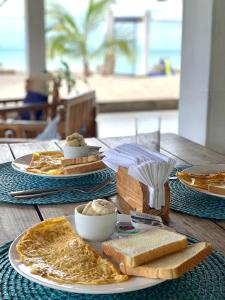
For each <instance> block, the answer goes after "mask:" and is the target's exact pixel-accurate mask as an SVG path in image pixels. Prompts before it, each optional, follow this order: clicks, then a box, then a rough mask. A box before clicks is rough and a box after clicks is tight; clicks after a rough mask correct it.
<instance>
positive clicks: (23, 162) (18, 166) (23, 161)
mask: <svg viewBox="0 0 225 300" xmlns="http://www.w3.org/2000/svg"><path fill="white" fill-rule="evenodd" d="M31 159H32V154H27V155H24V156H21V157H19V158H17V159H16V160H14V161H13V162H12V167H13V169H14V170H16V171H19V172H21V173H25V174H29V175H34V176H40V177H47V178H55V179H67V178H73V177H81V176H86V175H89V174H94V173H97V172H100V171H102V170H105V169H100V170H96V171H91V172H86V173H79V174H68V175H49V174H38V173H32V172H28V171H27V170H26V168H27V167H28V166H29V164H30V162H31Z"/></svg>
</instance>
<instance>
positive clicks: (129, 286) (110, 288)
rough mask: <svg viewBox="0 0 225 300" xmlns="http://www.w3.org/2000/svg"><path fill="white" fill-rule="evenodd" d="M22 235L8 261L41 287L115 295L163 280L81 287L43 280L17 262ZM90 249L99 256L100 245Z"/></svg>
mask: <svg viewBox="0 0 225 300" xmlns="http://www.w3.org/2000/svg"><path fill="white" fill-rule="evenodd" d="M66 218H67V219H68V220H69V221H70V223H71V224H72V226H73V228H74V229H75V225H74V216H73V215H72V216H68V217H66ZM118 220H119V221H125V222H127V221H129V220H130V217H129V216H128V215H118ZM22 235H23V234H21V235H20V236H18V237H17V238H16V239H15V240H14V241H13V243H12V244H11V246H10V249H9V261H10V263H11V265H12V267H13V268H14V269H15V270H16V271H17V272H18V273H19V274H21V275H22V276H24V277H26V278H27V279H29V280H31V281H33V282H36V283H39V284H41V285H43V286H46V287H49V288H53V289H57V290H61V291H67V292H73V293H84V294H114V293H115V294H117V293H124V292H131V291H136V290H141V289H144V288H147V287H151V286H154V285H157V284H160V283H161V282H163V281H164V280H161V279H149V278H144V277H136V276H131V277H130V278H129V279H128V281H125V282H120V283H111V284H103V285H88V284H87V285H86V284H85V285H82V284H63V283H58V282H54V281H52V280H49V279H46V278H43V277H41V276H38V275H35V274H32V273H31V271H30V267H28V266H25V265H24V264H21V263H20V262H19V255H18V253H17V251H16V244H17V242H18V241H19V239H20V238H21V236H22ZM90 244H91V245H92V247H94V248H95V249H96V250H97V251H98V252H99V253H100V254H102V252H101V243H100V242H98V243H90Z"/></svg>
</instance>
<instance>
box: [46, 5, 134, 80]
mask: <svg viewBox="0 0 225 300" xmlns="http://www.w3.org/2000/svg"><path fill="white" fill-rule="evenodd" d="M112 2H113V1H112V0H89V3H88V7H87V10H86V12H85V16H84V19H83V22H82V24H78V23H77V20H75V18H74V17H73V16H72V15H71V14H70V12H68V11H67V10H66V9H65V8H64V7H62V6H61V5H58V4H53V5H52V6H51V8H50V10H49V11H48V15H49V17H50V20H51V22H52V24H51V25H50V26H49V27H48V28H47V33H48V55H49V56H50V57H51V58H54V57H56V56H67V57H74V58H81V59H82V62H83V72H84V75H85V76H88V75H89V64H90V60H91V59H93V58H94V57H96V56H98V55H102V54H106V53H107V52H111V53H115V51H118V52H120V53H121V54H123V55H125V56H126V57H128V58H132V57H133V53H132V48H131V43H130V41H129V40H128V39H127V38H123V37H120V38H112V39H111V40H108V41H107V40H104V39H103V41H102V43H101V44H100V45H99V46H98V47H97V48H95V49H93V47H91V46H90V35H91V34H92V33H93V32H94V31H96V29H97V28H98V26H99V25H100V24H101V22H102V20H103V17H104V15H105V13H106V11H107V9H109V5H110V4H111V3H112Z"/></svg>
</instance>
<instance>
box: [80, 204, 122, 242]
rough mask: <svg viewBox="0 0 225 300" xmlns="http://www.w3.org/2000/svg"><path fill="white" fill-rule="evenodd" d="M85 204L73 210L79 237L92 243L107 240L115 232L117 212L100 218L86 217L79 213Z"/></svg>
mask: <svg viewBox="0 0 225 300" xmlns="http://www.w3.org/2000/svg"><path fill="white" fill-rule="evenodd" d="M85 205H86V204H82V205H79V206H77V207H76V208H75V227H76V232H77V233H78V234H79V235H80V237H82V238H84V239H85V240H88V241H92V242H101V241H105V240H107V239H108V238H109V237H110V236H111V235H112V234H113V232H114V231H115V227H116V222H117V212H116V211H115V212H114V213H112V214H109V215H102V216H87V215H83V214H82V213H81V211H82V210H83V209H84V206H85Z"/></svg>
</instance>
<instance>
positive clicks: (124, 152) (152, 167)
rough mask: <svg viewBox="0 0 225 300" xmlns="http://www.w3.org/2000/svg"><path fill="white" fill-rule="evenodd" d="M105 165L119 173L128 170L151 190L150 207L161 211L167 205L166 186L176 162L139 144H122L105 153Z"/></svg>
mask: <svg viewBox="0 0 225 300" xmlns="http://www.w3.org/2000/svg"><path fill="white" fill-rule="evenodd" d="M104 155H105V158H104V159H103V161H104V163H105V164H106V165H107V166H109V167H110V168H112V169H113V170H115V171H117V170H118V167H120V166H121V167H126V168H128V174H129V175H131V176H133V177H134V178H135V179H137V180H139V181H140V182H142V183H144V184H145V185H147V186H148V188H149V206H150V207H151V208H155V209H160V208H161V207H162V206H164V205H165V190H164V184H165V182H166V180H167V178H168V176H169V174H170V172H171V171H172V169H173V167H174V166H175V161H174V160H173V159H172V158H169V157H167V156H166V155H163V154H161V153H159V152H154V151H151V150H149V149H147V148H146V147H144V146H142V145H138V144H134V143H132V144H122V145H120V146H118V147H116V148H114V149H108V150H106V151H105V152H104Z"/></svg>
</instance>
